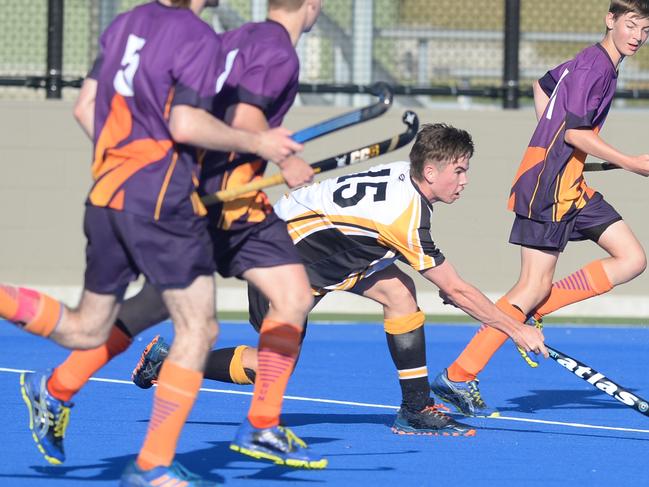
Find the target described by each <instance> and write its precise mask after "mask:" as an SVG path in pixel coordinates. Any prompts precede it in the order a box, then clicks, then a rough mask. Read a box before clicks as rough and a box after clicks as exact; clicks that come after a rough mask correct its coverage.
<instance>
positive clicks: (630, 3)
mask: <svg viewBox="0 0 649 487" xmlns="http://www.w3.org/2000/svg"><path fill="white" fill-rule="evenodd" d="M608 11H609V12H610V13H612V14H613V17H614V18H616V19H617V18H618V17H619V16H620V15H624V14H627V13H634V14H637V15H638V16H640V17H646V18H649V1H648V0H611V4H610V5H609V7H608Z"/></svg>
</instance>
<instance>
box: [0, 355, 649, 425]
mask: <svg viewBox="0 0 649 487" xmlns="http://www.w3.org/2000/svg"><path fill="white" fill-rule="evenodd" d="M0 372H7V373H11V374H20V373H22V372H32V371H31V370H22V369H10V368H6V367H0ZM90 380H91V381H94V382H108V383H111V384H125V385H128V386H135V384H133V382H131V381H130V380H121V379H102V378H99V377H92V378H91V379H90ZM201 392H207V393H212V394H234V395H240V396H252V392H246V391H235V390H232V389H212V388H210V387H201ZM284 399H289V400H292V401H307V402H318V403H323V404H339V405H343V406H358V407H366V408H376V409H390V410H393V411H396V410H397V409H399V407H398V406H390V405H387V404H372V403H365V402H354V401H339V400H336V399H321V398H316V397H301V396H284ZM480 419H499V420H504V421H517V422H520V423H536V424H551V425H557V426H567V427H571V428H585V429H595V430H606V431H626V432H630V433H649V429H639V428H621V427H615V426H600V425H595V424H585V423H566V422H563V421H549V420H545V419H531V418H516V417H512V416H497V417H493V418H480Z"/></svg>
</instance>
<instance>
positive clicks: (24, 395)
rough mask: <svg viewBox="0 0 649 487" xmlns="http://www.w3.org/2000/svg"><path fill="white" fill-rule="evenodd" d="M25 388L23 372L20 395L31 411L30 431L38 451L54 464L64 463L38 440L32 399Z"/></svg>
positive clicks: (23, 374)
mask: <svg viewBox="0 0 649 487" xmlns="http://www.w3.org/2000/svg"><path fill="white" fill-rule="evenodd" d="M25 388H26V387H25V373H24V372H23V373H22V374H20V395H21V396H22V398H23V401H25V404H26V405H27V410H28V411H29V431H31V433H32V439H33V440H34V443H36V448H38V451H39V452H41V455H43V458H45V460H47V462H48V463H50V464H52V465H61V464H63V462H62V461H61V460H59V459H58V458H54V457H51V456H49V455H48V454H47V453H46V452H45V448H43V445H41V442H40V441H39V440H38V436H36V433H34V414H33V413H32V409H33V408H32V401H31V400H30V399H29V395H28V394H27V391H26V390H25Z"/></svg>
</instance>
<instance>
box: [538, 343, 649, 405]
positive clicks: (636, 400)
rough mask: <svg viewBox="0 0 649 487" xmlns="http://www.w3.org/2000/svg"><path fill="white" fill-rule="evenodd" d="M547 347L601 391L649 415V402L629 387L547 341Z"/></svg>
mask: <svg viewBox="0 0 649 487" xmlns="http://www.w3.org/2000/svg"><path fill="white" fill-rule="evenodd" d="M545 347H546V348H547V349H548V352H549V353H550V357H551V358H552V359H553V360H555V361H556V362H557V363H558V364H559V365H561V366H562V367H565V368H566V369H568V370H569V371H570V372H572V373H573V374H575V375H576V376H577V377H579V378H580V379H582V380H585V381H586V382H588V383H589V384H591V385H593V386H595V387H596V388H597V389H599V390H600V391H604V392H605V393H606V394H608V395H609V396H611V397H612V398H613V399H617V400H618V401H620V402H621V403H622V404H624V405H625V406H629V407H630V408H632V409H635V410H636V411H638V412H639V413H640V414H643V415H645V416H649V403H647V401H646V400H645V399H642V398H641V397H640V396H638V395H637V394H633V393H631V392H630V391H629V390H628V389H626V388H624V387H622V386H621V385H620V384H618V383H616V382H614V381H612V380H611V379H609V378H608V377H606V376H605V375H604V374H602V373H601V372H597V371H596V370H595V369H593V368H592V367H589V366H588V365H586V364H584V363H583V362H580V361H579V360H577V359H575V358H573V357H570V356H569V355H566V354H565V353H562V352H560V351H559V350H557V349H556V348H552V347H550V346H549V345H548V344H547V343H546V344H545Z"/></svg>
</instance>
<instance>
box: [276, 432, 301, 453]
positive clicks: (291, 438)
mask: <svg viewBox="0 0 649 487" xmlns="http://www.w3.org/2000/svg"><path fill="white" fill-rule="evenodd" d="M277 429H279V430H280V431H281V432H282V433H284V436H286V441H287V443H288V451H293V450H294V448H293V444H296V445H297V446H299V447H301V448H307V446H306V443H305V442H304V440H302V438H300V437H299V436H298V435H296V434H295V433H293V431H291V429H290V428H287V427H286V426H278V427H277Z"/></svg>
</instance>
